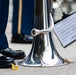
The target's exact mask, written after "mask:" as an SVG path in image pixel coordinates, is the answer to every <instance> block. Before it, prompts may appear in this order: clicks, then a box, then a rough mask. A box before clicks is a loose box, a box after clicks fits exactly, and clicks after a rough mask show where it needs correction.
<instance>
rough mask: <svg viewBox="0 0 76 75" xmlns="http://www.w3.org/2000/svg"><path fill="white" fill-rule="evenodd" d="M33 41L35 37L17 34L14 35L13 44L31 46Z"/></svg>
mask: <svg viewBox="0 0 76 75" xmlns="http://www.w3.org/2000/svg"><path fill="white" fill-rule="evenodd" d="M32 41H33V37H32V36H30V35H22V34H20V35H19V34H17V35H13V36H12V39H11V43H22V44H30V43H32Z"/></svg>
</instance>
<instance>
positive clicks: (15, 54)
mask: <svg viewBox="0 0 76 75" xmlns="http://www.w3.org/2000/svg"><path fill="white" fill-rule="evenodd" d="M0 53H2V54H3V55H5V56H7V57H11V58H14V59H23V58H24V57H25V56H26V55H25V52H24V51H22V50H13V49H11V48H6V49H2V50H0Z"/></svg>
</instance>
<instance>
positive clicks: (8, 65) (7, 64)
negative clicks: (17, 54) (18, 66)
mask: <svg viewBox="0 0 76 75" xmlns="http://www.w3.org/2000/svg"><path fill="white" fill-rule="evenodd" d="M12 64H14V65H15V62H13V63H0V69H4V68H5V69H6V68H12Z"/></svg>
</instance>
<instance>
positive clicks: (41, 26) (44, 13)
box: [18, 0, 66, 66]
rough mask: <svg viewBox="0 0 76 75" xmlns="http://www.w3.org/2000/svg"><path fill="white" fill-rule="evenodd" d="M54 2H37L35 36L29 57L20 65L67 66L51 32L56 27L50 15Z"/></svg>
mask: <svg viewBox="0 0 76 75" xmlns="http://www.w3.org/2000/svg"><path fill="white" fill-rule="evenodd" d="M51 6H52V0H35V16H34V21H35V26H34V28H33V29H32V31H31V33H32V35H33V36H34V40H33V45H32V49H31V52H30V53H29V55H28V56H27V57H26V58H24V60H23V61H20V62H19V63H18V64H19V65H22V66H59V65H63V64H66V62H65V61H64V59H63V58H62V57H61V56H60V55H59V54H58V52H57V50H56V48H55V47H54V44H53V39H52V35H51V30H52V28H53V26H54V22H53V18H52V15H51V13H50V9H51Z"/></svg>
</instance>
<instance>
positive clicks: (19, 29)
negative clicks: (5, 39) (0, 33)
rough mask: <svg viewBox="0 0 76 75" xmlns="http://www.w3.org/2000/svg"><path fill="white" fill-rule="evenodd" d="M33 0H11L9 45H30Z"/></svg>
mask: <svg viewBox="0 0 76 75" xmlns="http://www.w3.org/2000/svg"><path fill="white" fill-rule="evenodd" d="M33 27H34V0H13V17H12V38H11V43H32V41H33V37H32V36H31V29H32V28H33Z"/></svg>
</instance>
